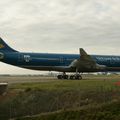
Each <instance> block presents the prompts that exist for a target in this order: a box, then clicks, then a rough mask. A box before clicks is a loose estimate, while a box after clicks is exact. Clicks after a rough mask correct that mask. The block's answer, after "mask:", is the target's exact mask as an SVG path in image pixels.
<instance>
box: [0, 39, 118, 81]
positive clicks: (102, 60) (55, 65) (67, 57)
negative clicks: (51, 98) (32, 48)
mask: <svg viewBox="0 0 120 120" xmlns="http://www.w3.org/2000/svg"><path fill="white" fill-rule="evenodd" d="M0 61H2V62H4V63H7V64H10V65H14V66H18V67H21V68H27V69H32V70H42V71H59V72H62V73H63V74H61V75H58V76H57V78H58V79H82V77H81V75H80V73H83V72H107V71H114V72H118V71H120V56H112V55H111V56H110V55H107V56H105V55H88V54H87V53H86V52H85V51H84V50H83V49H82V48H80V54H46V53H23V52H18V51H16V50H14V49H12V48H11V47H9V46H8V45H7V44H6V43H5V42H4V41H3V40H2V39H1V38H0ZM66 72H75V74H74V75H70V76H69V75H67V74H66Z"/></svg>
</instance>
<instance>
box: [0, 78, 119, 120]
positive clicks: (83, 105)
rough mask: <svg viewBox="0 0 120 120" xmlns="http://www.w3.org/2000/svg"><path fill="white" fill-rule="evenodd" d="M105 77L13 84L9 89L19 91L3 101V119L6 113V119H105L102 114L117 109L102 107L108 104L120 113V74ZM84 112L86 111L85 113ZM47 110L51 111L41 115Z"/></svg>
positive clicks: (0, 110) (0, 117)
mask: <svg viewBox="0 0 120 120" xmlns="http://www.w3.org/2000/svg"><path fill="white" fill-rule="evenodd" d="M102 77H103V76H102ZM102 77H101V78H99V77H98V78H97V79H96V78H93V80H92V79H86V78H85V79H84V80H80V81H79V80H78V81H77V80H66V81H65V80H56V81H55V80H54V81H53V80H52V81H51V80H49V81H47V82H46V81H45V82H40V83H22V84H14V85H11V86H10V87H9V90H10V91H14V92H16V93H17V94H15V96H12V97H10V98H9V99H7V100H4V101H3V102H2V104H0V119H3V117H2V116H4V120H5V118H6V119H8V118H17V117H22V116H34V115H36V114H40V115H38V116H35V117H31V118H30V117H28V118H26V119H25V118H23V119H25V120H27V119H28V120H73V118H75V120H77V119H78V118H79V119H80V120H91V119H90V118H91V117H94V115H96V119H94V120H102V119H100V118H99V117H100V116H104V117H106V116H107V115H109V114H112V115H113V116H114V114H113V112H114V111H109V109H108V110H106V111H102V109H101V108H104V109H107V108H106V106H108V108H110V105H111V106H112V107H113V108H112V107H111V109H114V110H115V109H117V110H118V111H117V112H120V109H119V108H115V107H116V105H115V104H116V103H114V101H117V104H118V106H119V107H120V105H119V100H120V94H119V93H120V86H117V85H116V84H115V83H116V82H118V81H120V80H119V77H117V78H116V77H112V76H109V79H102ZM96 106H97V108H96ZM55 111H60V112H55ZM81 111H84V114H82V113H81ZM92 111H94V112H98V114H94V112H92ZM99 111H100V112H99ZM49 112H50V113H49ZM51 112H52V114H51ZM43 113H47V114H45V115H41V114H43ZM85 113H87V114H85ZM72 115H73V116H72ZM92 115H93V116H92ZM60 116H61V117H60ZM89 116H91V117H89ZM85 117H86V119H85ZM97 117H98V118H99V119H97ZM64 118H65V119H64ZM82 118H84V119H82ZM108 119H111V118H108ZM20 120H21V119H20ZM103 120H104V119H103Z"/></svg>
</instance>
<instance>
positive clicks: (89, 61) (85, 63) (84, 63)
mask: <svg viewBox="0 0 120 120" xmlns="http://www.w3.org/2000/svg"><path fill="white" fill-rule="evenodd" d="M79 51H80V58H79V59H75V60H74V61H73V62H72V63H71V64H70V67H72V68H76V69H77V70H78V71H82V70H83V71H95V70H102V69H105V67H106V66H104V65H99V64H97V63H96V61H95V60H94V59H93V58H92V57H91V56H90V55H88V54H87V53H86V52H85V51H84V49H82V48H80V49H79ZM96 72H97V71H96Z"/></svg>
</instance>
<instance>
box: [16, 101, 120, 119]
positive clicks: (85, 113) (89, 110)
mask: <svg viewBox="0 0 120 120" xmlns="http://www.w3.org/2000/svg"><path fill="white" fill-rule="evenodd" d="M119 119H120V102H119V101H113V102H108V103H106V104H105V103H104V104H101V105H93V106H87V107H84V108H82V109H76V110H75V109H73V110H61V111H57V112H53V113H46V114H40V115H35V116H31V117H30V116H29V117H23V118H17V119H16V120H119Z"/></svg>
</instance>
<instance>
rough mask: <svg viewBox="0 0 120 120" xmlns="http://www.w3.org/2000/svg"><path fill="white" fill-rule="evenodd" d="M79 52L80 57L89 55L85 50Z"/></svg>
mask: <svg viewBox="0 0 120 120" xmlns="http://www.w3.org/2000/svg"><path fill="white" fill-rule="evenodd" d="M79 50H80V55H81V56H86V55H88V54H87V53H86V52H85V50H84V49H83V48H80V49H79Z"/></svg>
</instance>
